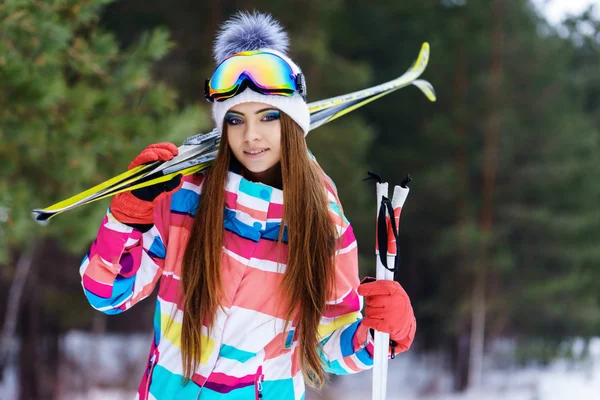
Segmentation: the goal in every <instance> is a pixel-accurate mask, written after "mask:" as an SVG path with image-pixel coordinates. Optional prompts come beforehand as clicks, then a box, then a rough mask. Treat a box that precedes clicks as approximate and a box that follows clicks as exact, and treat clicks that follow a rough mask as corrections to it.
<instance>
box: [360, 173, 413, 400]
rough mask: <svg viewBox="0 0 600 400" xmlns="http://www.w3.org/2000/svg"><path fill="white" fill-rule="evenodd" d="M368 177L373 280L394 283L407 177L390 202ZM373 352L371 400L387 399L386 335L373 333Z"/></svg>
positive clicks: (379, 184)
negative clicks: (373, 212)
mask: <svg viewBox="0 0 600 400" xmlns="http://www.w3.org/2000/svg"><path fill="white" fill-rule="evenodd" d="M369 177H370V178H374V179H376V180H377V183H376V193H377V240H376V248H375V254H376V275H375V277H376V279H377V280H394V273H395V272H396V271H397V270H398V268H399V267H400V252H399V250H398V244H397V241H398V235H399V230H398V228H399V225H400V213H401V212H402V207H403V205H404V202H405V200H406V197H407V196H408V192H409V190H410V189H409V188H408V183H410V181H411V178H410V175H408V176H407V177H406V179H404V180H403V181H402V183H401V184H400V185H397V186H395V187H394V192H393V196H392V199H391V200H390V199H389V197H388V186H389V185H388V183H387V182H382V181H381V178H380V177H379V176H377V175H376V174H373V173H371V172H369ZM374 341H375V343H374V350H373V353H374V354H373V390H372V399H373V400H385V399H386V396H387V374H388V349H389V346H390V345H392V358H393V357H394V352H393V347H394V345H395V343H392V341H390V335H389V334H388V333H384V332H378V331H375V333H374Z"/></svg>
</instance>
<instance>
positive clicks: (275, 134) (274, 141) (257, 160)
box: [225, 103, 281, 174]
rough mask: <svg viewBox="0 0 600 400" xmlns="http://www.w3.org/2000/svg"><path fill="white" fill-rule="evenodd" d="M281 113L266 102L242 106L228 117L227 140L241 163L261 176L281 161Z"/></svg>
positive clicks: (228, 114) (231, 111) (239, 105)
mask: <svg viewBox="0 0 600 400" xmlns="http://www.w3.org/2000/svg"><path fill="white" fill-rule="evenodd" d="M279 117H280V115H279V110H278V109H277V108H274V107H273V106H270V105H268V104H264V103H242V104H238V105H236V106H234V107H232V108H231V109H230V110H229V111H227V114H225V123H226V124H227V141H228V143H229V147H230V148H231V151H232V152H233V154H234V155H235V157H236V158H237V159H238V161H239V162H240V163H241V164H242V165H243V166H244V167H245V168H246V169H247V170H248V171H249V172H251V173H253V174H260V173H262V172H265V171H267V170H269V169H270V168H273V167H274V166H275V165H277V163H279V161H280V160H281V121H280V119H279Z"/></svg>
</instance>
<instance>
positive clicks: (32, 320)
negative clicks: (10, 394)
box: [19, 290, 41, 400]
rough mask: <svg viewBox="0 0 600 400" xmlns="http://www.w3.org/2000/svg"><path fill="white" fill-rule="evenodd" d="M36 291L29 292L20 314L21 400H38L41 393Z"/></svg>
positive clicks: (38, 314)
mask: <svg viewBox="0 0 600 400" xmlns="http://www.w3.org/2000/svg"><path fill="white" fill-rule="evenodd" d="M36 297H37V295H36V292H35V291H33V290H32V291H29V292H28V295H27V297H26V299H25V302H24V304H23V307H22V308H21V310H22V312H21V313H20V315H19V316H20V324H19V325H20V328H21V329H20V342H21V346H20V347H21V349H20V352H19V393H20V398H21V399H28V400H38V399H40V396H41V391H40V382H41V379H40V378H41V374H40V354H39V346H38V344H39V341H40V337H39V336H40V323H39V317H40V313H39V304H38V301H37V298H36Z"/></svg>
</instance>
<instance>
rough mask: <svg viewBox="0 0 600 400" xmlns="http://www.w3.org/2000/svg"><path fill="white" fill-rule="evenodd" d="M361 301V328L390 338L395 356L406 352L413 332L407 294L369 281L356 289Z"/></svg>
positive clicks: (395, 285) (397, 287) (391, 285)
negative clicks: (362, 303) (362, 299)
mask: <svg viewBox="0 0 600 400" xmlns="http://www.w3.org/2000/svg"><path fill="white" fill-rule="evenodd" d="M358 294H359V295H360V296H364V297H365V303H366V308H365V317H364V318H363V319H362V321H361V325H363V326H364V327H367V328H373V329H375V330H377V331H379V332H385V333H389V334H390V339H391V340H393V341H394V342H396V343H397V346H398V347H399V349H398V352H400V351H404V350H407V349H408V348H409V347H410V345H411V343H412V341H413V339H414V337H415V331H416V327H417V325H416V322H415V314H414V312H413V309H412V306H411V305H410V299H409V298H408V294H406V292H405V291H404V289H403V288H402V286H400V284H399V283H398V282H396V281H372V282H368V283H363V284H361V285H360V286H359V287H358Z"/></svg>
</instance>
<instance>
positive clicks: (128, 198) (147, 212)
mask: <svg viewBox="0 0 600 400" xmlns="http://www.w3.org/2000/svg"><path fill="white" fill-rule="evenodd" d="M177 154H179V150H178V149H177V146H175V145H174V144H172V143H168V142H164V143H157V144H151V145H150V146H148V147H146V148H145V149H144V150H142V152H141V153H140V154H139V155H138V156H137V157H136V158H134V160H133V161H132V162H131V164H129V168H128V170H130V169H132V168H135V167H137V166H139V165H142V164H147V163H149V162H153V161H169V160H170V159H172V158H173V157H175V156H176V155H177ZM181 177H182V176H181V175H177V176H175V177H174V178H173V179H171V180H170V181H167V182H161V183H157V184H155V185H152V186H147V187H144V188H141V189H136V190H133V191H130V192H123V193H119V194H117V195H116V196H115V197H114V198H113V199H112V201H111V203H110V210H111V213H112V214H113V216H114V217H115V218H116V219H117V220H119V222H122V223H124V224H128V225H147V224H152V223H154V206H155V205H156V203H158V201H159V200H160V199H161V198H162V197H164V196H166V194H167V193H168V192H171V191H174V190H177V189H179V188H180V187H181V185H182V184H183V181H182V179H181Z"/></svg>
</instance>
